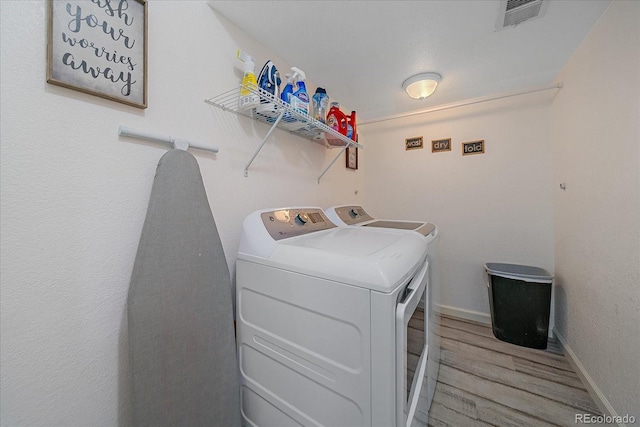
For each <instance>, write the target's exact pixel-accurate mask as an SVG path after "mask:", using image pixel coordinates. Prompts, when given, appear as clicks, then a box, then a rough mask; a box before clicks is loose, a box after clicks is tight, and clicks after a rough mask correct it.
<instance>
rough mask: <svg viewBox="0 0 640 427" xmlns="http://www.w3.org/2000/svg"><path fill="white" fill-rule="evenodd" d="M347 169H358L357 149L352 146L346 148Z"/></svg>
mask: <svg viewBox="0 0 640 427" xmlns="http://www.w3.org/2000/svg"><path fill="white" fill-rule="evenodd" d="M347 168H348V169H358V147H354V146H353V145H350V146H348V147H347Z"/></svg>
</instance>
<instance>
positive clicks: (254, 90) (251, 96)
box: [236, 49, 260, 110]
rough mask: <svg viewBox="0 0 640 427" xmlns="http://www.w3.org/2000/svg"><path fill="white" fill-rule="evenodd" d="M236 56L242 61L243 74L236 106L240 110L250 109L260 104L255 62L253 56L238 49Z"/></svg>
mask: <svg viewBox="0 0 640 427" xmlns="http://www.w3.org/2000/svg"><path fill="white" fill-rule="evenodd" d="M236 56H237V58H238V59H239V60H240V61H242V63H243V71H244V74H243V76H242V86H240V98H239V100H238V108H239V109H241V110H250V109H252V108H254V107H257V106H258V105H260V96H259V95H258V81H257V80H256V74H255V73H256V71H255V68H256V64H255V63H254V62H253V58H251V57H250V56H249V55H247V53H246V52H242V51H241V50H240V49H238V52H237V53H236Z"/></svg>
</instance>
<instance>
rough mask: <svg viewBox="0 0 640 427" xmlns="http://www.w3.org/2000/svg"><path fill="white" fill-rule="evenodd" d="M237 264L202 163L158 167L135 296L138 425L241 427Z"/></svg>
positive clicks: (172, 160)
mask: <svg viewBox="0 0 640 427" xmlns="http://www.w3.org/2000/svg"><path fill="white" fill-rule="evenodd" d="M232 310H233V306H232V299H231V284H230V279H229V269H228V267H227V262H226V259H225V256H224V252H223V249H222V244H221V242H220V236H219V235H218V230H217V228H216V224H215V221H214V218H213V215H212V213H211V209H210V207H209V203H208V201H207V195H206V193H205V189H204V185H203V183H202V176H201V174H200V169H199V167H198V163H197V161H196V159H195V158H194V157H193V156H192V155H191V154H189V153H188V152H186V151H184V150H172V151H169V152H167V153H166V154H165V155H164V156H163V157H162V158H161V159H160V162H159V163H158V167H157V170H156V176H155V179H154V182H153V188H152V190H151V198H150V200H149V208H148V210H147V215H146V218H145V222H144V226H143V229H142V234H141V237H140V243H139V246H138V252H137V255H136V260H135V264H134V268H133V273H132V277H131V284H130V287H129V295H128V328H129V329H128V336H129V368H130V374H131V385H132V389H131V395H132V410H133V423H134V426H154V427H155V426H221V427H222V426H224V427H229V426H240V403H239V400H240V391H239V380H238V378H239V377H238V365H237V359H236V350H235V348H236V344H235V336H234V329H233V312H232Z"/></svg>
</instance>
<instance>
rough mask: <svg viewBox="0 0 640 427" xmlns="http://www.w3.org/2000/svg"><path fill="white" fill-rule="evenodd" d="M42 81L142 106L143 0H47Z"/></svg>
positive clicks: (144, 94)
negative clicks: (45, 80) (45, 44)
mask: <svg viewBox="0 0 640 427" xmlns="http://www.w3.org/2000/svg"><path fill="white" fill-rule="evenodd" d="M47 44H48V45H47V82H48V83H51V84H54V85H58V86H63V87H66V88H69V89H74V90H78V91H80V92H84V93H88V94H90V95H95V96H99V97H101V98H106V99H111V100H113V101H118V102H121V103H123V104H127V105H131V106H134V107H138V108H147V2H146V0H103V1H96V0H49V22H48V43H47Z"/></svg>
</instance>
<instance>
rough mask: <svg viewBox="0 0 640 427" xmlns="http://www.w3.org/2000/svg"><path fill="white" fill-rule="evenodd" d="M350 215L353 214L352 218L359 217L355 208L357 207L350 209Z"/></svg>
mask: <svg viewBox="0 0 640 427" xmlns="http://www.w3.org/2000/svg"><path fill="white" fill-rule="evenodd" d="M349 215H351V217H352V218H355V217H357V216H358V212H356V210H355V209H351V210H350V211H349Z"/></svg>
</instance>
